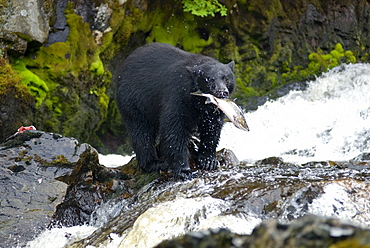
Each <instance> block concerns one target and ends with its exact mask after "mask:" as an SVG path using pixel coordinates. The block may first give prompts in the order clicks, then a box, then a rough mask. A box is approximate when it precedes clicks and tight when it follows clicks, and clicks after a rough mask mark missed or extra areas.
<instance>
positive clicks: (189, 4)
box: [182, 0, 227, 17]
mask: <svg viewBox="0 0 370 248" xmlns="http://www.w3.org/2000/svg"><path fill="white" fill-rule="evenodd" d="M182 3H183V7H184V11H185V12H190V13H192V14H193V15H196V16H201V17H205V16H208V15H210V16H215V13H220V14H221V16H226V15H227V8H226V7H225V6H224V5H222V4H220V3H219V2H218V0H182Z"/></svg>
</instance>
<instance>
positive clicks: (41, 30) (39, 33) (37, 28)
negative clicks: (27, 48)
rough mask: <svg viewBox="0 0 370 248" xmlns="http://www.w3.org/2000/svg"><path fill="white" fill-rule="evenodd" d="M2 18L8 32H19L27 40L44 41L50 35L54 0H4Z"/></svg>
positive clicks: (3, 25) (0, 18)
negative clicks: (50, 20)
mask: <svg viewBox="0 0 370 248" xmlns="http://www.w3.org/2000/svg"><path fill="white" fill-rule="evenodd" d="M2 5H3V7H2V11H1V13H0V14H1V16H0V20H2V22H3V24H2V27H3V29H4V30H6V31H8V32H12V33H15V34H18V35H19V36H20V37H24V38H25V39H26V40H29V41H31V40H34V41H38V42H40V43H44V42H45V41H46V39H47V38H48V35H49V18H50V15H51V13H52V10H53V1H42V0H33V1H24V0H11V1H9V0H5V1H2Z"/></svg>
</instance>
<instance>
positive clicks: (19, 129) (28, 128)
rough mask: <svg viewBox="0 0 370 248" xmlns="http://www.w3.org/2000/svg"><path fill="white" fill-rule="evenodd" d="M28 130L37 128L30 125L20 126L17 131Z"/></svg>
mask: <svg viewBox="0 0 370 248" xmlns="http://www.w3.org/2000/svg"><path fill="white" fill-rule="evenodd" d="M27 130H36V128H35V127H34V126H29V127H24V126H21V127H20V128H18V132H17V133H23V132H24V131H27Z"/></svg>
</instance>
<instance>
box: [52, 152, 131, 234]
mask: <svg viewBox="0 0 370 248" xmlns="http://www.w3.org/2000/svg"><path fill="white" fill-rule="evenodd" d="M127 179H129V177H128V176H127V175H126V174H124V173H122V172H120V171H119V170H116V169H108V168H106V167H104V166H102V165H100V164H99V160H98V154H97V152H96V151H95V150H94V149H93V148H91V147H90V148H89V149H87V150H86V151H85V152H84V153H82V154H81V155H80V159H79V160H78V161H77V162H76V166H75V168H74V170H73V171H72V173H71V175H70V176H68V177H64V178H63V179H62V180H63V181H65V182H66V183H67V184H68V185H69V187H68V189H67V192H66V195H65V199H64V200H63V202H62V203H60V204H59V205H58V206H57V208H56V211H55V213H54V214H53V217H52V221H51V223H50V225H49V227H60V226H67V227H69V226H77V225H82V224H89V223H90V220H91V215H92V213H93V212H94V210H95V209H96V207H97V206H99V205H101V204H102V203H104V202H107V200H108V199H110V198H112V197H114V198H118V199H122V198H123V196H124V195H126V194H127V192H130V188H129V186H130V185H129V182H128V180H127ZM126 180H127V181H126ZM122 195H123V196H122Z"/></svg>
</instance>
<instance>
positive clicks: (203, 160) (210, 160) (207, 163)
mask: <svg viewBox="0 0 370 248" xmlns="http://www.w3.org/2000/svg"><path fill="white" fill-rule="evenodd" d="M197 160H198V167H199V168H200V169H203V170H217V169H218V165H219V162H218V161H217V159H216V158H215V157H203V156H199V157H198V159H197Z"/></svg>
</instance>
